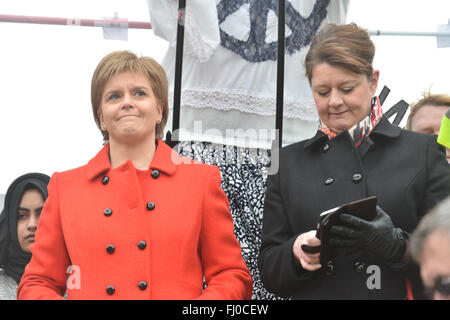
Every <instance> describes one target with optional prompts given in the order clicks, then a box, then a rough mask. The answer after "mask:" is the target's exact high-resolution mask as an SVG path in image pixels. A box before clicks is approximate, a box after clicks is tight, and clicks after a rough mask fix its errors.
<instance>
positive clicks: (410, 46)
mask: <svg viewBox="0 0 450 320" xmlns="http://www.w3.org/2000/svg"><path fill="white" fill-rule="evenodd" d="M331 1H336V0H331ZM115 11H118V12H119V16H120V17H124V18H128V19H129V20H132V21H149V14H148V8H147V2H146V1H145V0H133V1H129V0H127V1H125V0H115V1H114V0H45V1H44V0H2V1H0V14H15V15H33V16H52V17H71V18H91V19H99V18H100V19H101V18H103V17H112V16H113V14H114V12H115ZM449 19H450V1H448V0H428V1H423V0H420V1H419V0H395V1H392V0H377V1H375V0H352V1H351V2H350V10H349V14H348V18H347V22H351V21H354V22H356V23H358V24H359V25H361V26H363V27H365V28H367V29H369V30H377V29H380V30H389V31H422V32H425V31H429V32H434V31H436V30H437V25H438V24H447V23H448V20H449ZM373 40H374V42H375V45H376V47H377V52H376V56H375V62H374V65H375V68H377V69H379V70H380V73H381V78H380V86H379V89H380V90H381V88H382V87H383V85H384V84H386V85H388V86H389V87H390V89H391V90H392V91H391V94H390V96H389V97H388V99H387V101H386V103H385V106H391V105H393V104H395V103H396V102H397V101H399V100H400V99H404V100H406V101H407V102H413V101H415V100H417V99H418V98H419V97H420V94H421V93H422V92H423V91H424V90H428V89H429V88H431V91H432V92H433V93H450V81H449V74H450V62H449V61H450V48H444V49H438V48H437V44H436V38H434V37H398V36H385V37H381V36H379V37H373ZM0 45H1V49H0V94H1V98H2V99H1V104H0V107H1V116H0V150H1V155H0V194H2V193H5V192H6V189H7V187H8V186H9V184H10V183H11V182H12V181H13V180H14V179H15V178H16V177H17V176H19V175H22V174H24V173H26V172H43V173H46V174H48V175H51V174H52V173H53V172H55V171H63V170H68V169H71V168H75V167H78V166H81V165H83V164H85V163H86V162H87V161H88V160H89V159H91V158H92V157H93V156H94V155H95V154H96V153H97V151H98V150H99V149H100V148H101V146H102V137H101V134H100V132H99V131H98V129H97V127H96V126H95V123H94V120H93V117H92V111H91V105H90V80H91V76H92V72H93V71H94V69H95V67H96V65H97V63H98V62H99V61H100V59H101V58H102V57H103V56H105V55H106V54H107V53H109V52H111V51H114V50H132V51H134V52H136V53H139V54H143V55H146V56H152V57H154V58H156V59H157V60H158V61H161V59H162V57H163V55H164V52H165V50H166V48H167V43H166V42H165V41H163V40H161V39H159V38H157V37H155V36H154V35H153V33H152V32H151V30H129V33H128V41H119V40H104V39H103V33H102V29H101V28H90V27H74V26H51V25H35V24H13V23H2V22H0Z"/></svg>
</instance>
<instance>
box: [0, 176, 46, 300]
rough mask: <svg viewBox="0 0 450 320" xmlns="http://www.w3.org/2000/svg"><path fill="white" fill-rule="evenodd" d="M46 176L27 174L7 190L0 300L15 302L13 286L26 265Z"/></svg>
mask: <svg viewBox="0 0 450 320" xmlns="http://www.w3.org/2000/svg"><path fill="white" fill-rule="evenodd" d="M49 181H50V177H49V176H47V175H45V174H42V173H28V174H25V175H23V176H20V177H19V178H17V179H16V180H15V181H14V182H13V183H12V184H11V185H10V187H9V188H8V191H7V192H6V196H5V203H4V207H3V211H2V213H1V215H0V268H1V269H0V300H14V299H16V290H17V285H18V284H19V282H20V278H21V277H22V275H23V272H24V270H25V266H26V265H27V264H28V263H29V262H30V259H31V251H30V247H31V245H32V244H33V243H34V241H35V233H36V229H37V224H38V220H39V217H40V213H41V210H42V207H43V206H44V202H45V200H46V199H47V185H48V183H49Z"/></svg>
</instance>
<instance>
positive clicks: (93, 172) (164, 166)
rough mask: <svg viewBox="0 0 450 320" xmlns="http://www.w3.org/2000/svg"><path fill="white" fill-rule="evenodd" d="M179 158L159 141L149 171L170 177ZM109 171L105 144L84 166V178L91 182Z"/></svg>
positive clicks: (109, 165)
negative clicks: (159, 172)
mask: <svg viewBox="0 0 450 320" xmlns="http://www.w3.org/2000/svg"><path fill="white" fill-rule="evenodd" d="M179 158H180V156H179V155H178V153H177V152H176V151H175V150H173V149H172V148H170V147H169V146H168V145H167V144H165V143H164V142H163V141H162V140H161V139H158V140H157V148H156V152H155V155H154V156H153V159H152V162H151V163H150V167H149V168H150V169H156V170H159V171H161V172H164V173H166V174H168V175H172V174H173V173H174V172H175V170H176V169H177V163H180V162H179ZM109 170H111V163H110V161H109V144H106V145H105V146H104V147H103V148H102V149H101V150H100V151H99V152H98V153H97V155H96V156H95V157H94V158H92V159H91V160H90V161H89V162H88V164H87V166H86V176H87V178H88V180H92V179H94V178H96V177H98V176H100V175H101V174H104V173H106V172H107V171H109Z"/></svg>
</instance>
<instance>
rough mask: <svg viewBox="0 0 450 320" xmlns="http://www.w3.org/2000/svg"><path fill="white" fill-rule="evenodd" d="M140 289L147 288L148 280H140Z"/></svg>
mask: <svg viewBox="0 0 450 320" xmlns="http://www.w3.org/2000/svg"><path fill="white" fill-rule="evenodd" d="M139 289H141V290H145V289H147V282H146V281H141V282H139Z"/></svg>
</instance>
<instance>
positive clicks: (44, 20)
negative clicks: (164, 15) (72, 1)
mask: <svg viewBox="0 0 450 320" xmlns="http://www.w3.org/2000/svg"><path fill="white" fill-rule="evenodd" d="M0 22H11V23H32V24H48V25H67V26H80V27H106V26H107V27H115V26H117V27H122V28H123V27H124V25H126V27H127V28H129V29H152V25H151V23H150V22H144V21H128V20H127V19H123V18H119V19H83V18H57V17H38V16H22V15H8V14H0ZM369 33H370V34H371V35H373V36H413V37H450V32H418V31H383V30H369Z"/></svg>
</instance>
